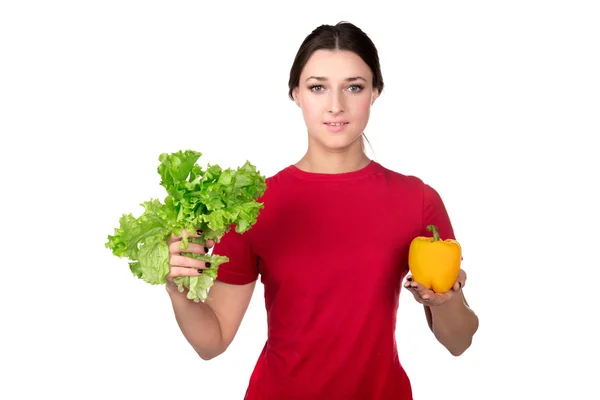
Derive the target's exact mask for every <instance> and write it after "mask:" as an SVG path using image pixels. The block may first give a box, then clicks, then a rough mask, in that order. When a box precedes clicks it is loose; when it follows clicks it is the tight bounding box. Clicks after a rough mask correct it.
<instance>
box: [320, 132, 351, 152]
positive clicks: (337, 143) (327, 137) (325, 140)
mask: <svg viewBox="0 0 600 400" xmlns="http://www.w3.org/2000/svg"><path fill="white" fill-rule="evenodd" d="M360 137H361V134H353V133H344V134H340V133H335V134H332V133H330V132H324V133H320V134H319V135H318V136H317V137H316V138H315V139H316V142H318V143H319V144H320V145H321V146H323V147H325V148H328V149H332V150H341V149H345V148H348V147H350V146H352V145H354V144H357V143H358V144H360Z"/></svg>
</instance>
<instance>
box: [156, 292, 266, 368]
mask: <svg viewBox="0 0 600 400" xmlns="http://www.w3.org/2000/svg"><path fill="white" fill-rule="evenodd" d="M255 286H256V282H252V283H249V284H247V285H230V284H227V283H223V282H220V281H215V283H214V285H213V286H212V287H211V288H210V291H209V297H210V299H209V300H207V301H206V302H204V303H202V302H198V303H195V302H193V301H191V300H189V299H188V298H187V297H186V292H181V293H180V292H179V291H178V290H177V286H176V285H174V284H172V283H169V284H167V292H168V293H169V296H170V298H171V303H172V304H173V311H174V313H175V318H176V320H177V324H178V325H179V328H180V329H181V332H182V333H183V335H184V336H185V338H186V340H187V341H188V342H189V343H190V345H191V346H192V348H193V349H194V350H195V351H196V353H198V355H199V356H200V357H201V358H202V359H204V360H210V359H212V358H215V357H217V356H219V355H220V354H222V353H223V352H224V351H225V350H226V349H227V348H228V347H229V345H230V344H231V342H232V341H233V339H234V337H235V335H236V333H237V331H238V329H239V327H240V325H241V322H242V319H243V318H244V315H245V313H246V310H247V309H248V305H249V304H250V300H251V298H252V294H253V292H254V287H255Z"/></svg>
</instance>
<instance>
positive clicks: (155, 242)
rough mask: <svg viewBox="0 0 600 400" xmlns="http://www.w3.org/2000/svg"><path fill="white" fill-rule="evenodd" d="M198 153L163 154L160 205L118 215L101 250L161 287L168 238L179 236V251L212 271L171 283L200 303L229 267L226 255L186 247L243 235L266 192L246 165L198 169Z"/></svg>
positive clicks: (252, 168) (165, 272)
mask: <svg viewBox="0 0 600 400" xmlns="http://www.w3.org/2000/svg"><path fill="white" fill-rule="evenodd" d="M201 156H202V153H200V152H197V151H194V150H185V151H178V152H175V153H171V154H167V153H163V154H161V155H160V156H159V161H160V164H159V166H158V168H157V171H158V173H159V175H160V178H161V180H160V184H161V185H162V186H163V187H164V188H165V191H166V193H167V194H166V196H165V198H164V200H163V201H160V200H159V199H150V200H147V201H145V202H143V203H141V206H143V208H144V211H143V213H142V214H141V215H140V216H139V217H137V218H136V217H135V216H134V215H133V214H123V215H122V216H121V218H120V219H119V226H118V227H117V228H115V230H114V233H113V234H112V235H108V240H107V242H106V243H105V247H107V248H109V249H110V250H111V251H112V254H113V255H115V256H117V257H120V258H127V259H128V264H129V268H130V270H131V272H132V274H133V275H134V276H135V277H137V278H139V279H142V280H143V281H145V282H147V283H149V284H152V285H160V284H165V283H166V276H167V275H168V274H169V248H168V246H167V239H168V238H169V237H170V235H171V234H175V235H178V236H180V235H181V236H182V241H181V246H180V247H181V250H182V252H183V253H184V254H185V255H187V256H190V257H194V258H197V259H200V260H204V261H209V262H210V263H211V267H210V268H209V269H207V270H205V271H204V272H203V274H202V275H200V276H193V277H176V278H175V283H176V284H177V286H178V289H179V291H181V292H183V291H184V290H185V289H188V293H187V297H188V298H189V299H191V300H194V301H204V300H206V299H207V297H208V290H209V289H210V287H211V286H212V285H213V283H214V280H215V279H216V278H217V275H218V269H219V265H221V264H223V263H226V262H228V261H229V258H228V257H227V256H226V255H215V254H210V255H209V254H206V255H201V254H193V253H185V252H184V251H185V250H186V249H187V247H188V245H189V242H190V241H194V242H196V243H199V244H204V242H205V241H206V240H209V239H211V240H214V241H216V242H218V241H219V240H220V238H221V237H222V236H223V235H224V234H225V233H227V232H228V231H229V230H230V229H231V228H232V227H235V230H236V231H237V232H238V233H244V232H246V231H248V230H249V229H250V228H251V227H252V226H253V225H254V224H255V223H256V220H257V218H258V215H259V213H260V211H261V210H262V208H263V203H261V202H258V199H259V198H260V197H261V196H262V195H263V194H264V192H265V190H266V183H265V182H266V181H265V177H264V176H262V175H261V174H260V173H259V172H258V171H257V169H256V167H255V166H254V165H252V164H251V163H250V162H249V161H246V163H245V164H244V165H242V166H240V167H238V168H237V169H222V168H221V167H220V166H218V165H210V164H209V165H207V167H206V169H202V167H201V166H200V165H199V164H198V163H197V162H198V160H199V158H200V157H201ZM197 229H200V230H202V236H201V237H200V238H195V237H194V238H189V237H187V235H186V234H185V232H195V231H196V230H197Z"/></svg>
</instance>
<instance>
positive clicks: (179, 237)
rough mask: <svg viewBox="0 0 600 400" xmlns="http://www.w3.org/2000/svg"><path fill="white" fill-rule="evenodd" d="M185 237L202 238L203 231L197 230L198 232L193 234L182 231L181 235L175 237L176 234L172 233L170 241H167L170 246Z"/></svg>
mask: <svg viewBox="0 0 600 400" xmlns="http://www.w3.org/2000/svg"><path fill="white" fill-rule="evenodd" d="M184 235H185V236H187V237H189V238H193V237H200V236H202V230H200V229H197V230H196V232H194V233H193V234H191V233H189V232H188V231H187V230H185V229H184V230H182V231H181V235H175V234H173V233H171V236H170V237H169V239H167V242H168V243H169V245H170V244H171V243H173V242H177V241H180V240H181V239H182V238H183V236H184Z"/></svg>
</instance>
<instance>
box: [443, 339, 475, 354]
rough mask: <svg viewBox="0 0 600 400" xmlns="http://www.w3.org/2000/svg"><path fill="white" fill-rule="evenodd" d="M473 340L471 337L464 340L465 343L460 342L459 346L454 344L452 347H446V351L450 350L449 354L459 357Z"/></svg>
mask: <svg viewBox="0 0 600 400" xmlns="http://www.w3.org/2000/svg"><path fill="white" fill-rule="evenodd" d="M472 342H473V340H472V339H469V340H468V341H466V342H465V343H462V345H461V346H454V347H447V349H448V351H449V352H450V354H452V355H453V356H454V357H459V356H461V355H462V354H463V353H464V352H465V351H467V349H468V348H469V347H471V343H472Z"/></svg>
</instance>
